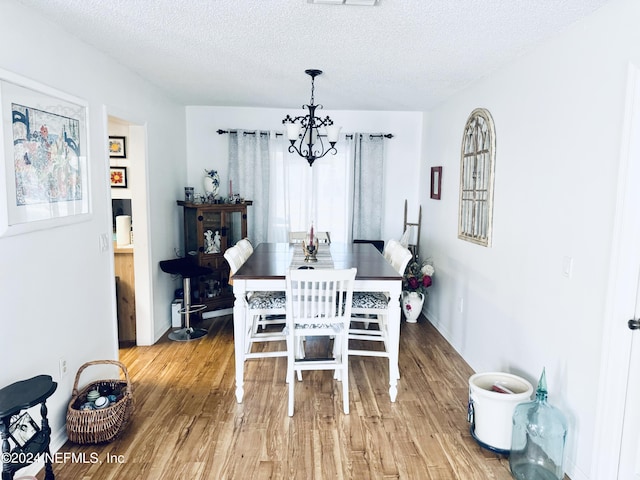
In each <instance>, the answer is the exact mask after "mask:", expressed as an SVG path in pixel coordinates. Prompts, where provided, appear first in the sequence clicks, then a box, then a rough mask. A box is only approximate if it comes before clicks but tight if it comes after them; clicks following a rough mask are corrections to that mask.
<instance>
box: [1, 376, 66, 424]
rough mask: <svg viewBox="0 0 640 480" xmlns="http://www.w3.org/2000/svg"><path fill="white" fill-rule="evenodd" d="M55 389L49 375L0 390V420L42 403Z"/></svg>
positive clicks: (54, 384) (55, 385) (56, 385)
mask: <svg viewBox="0 0 640 480" xmlns="http://www.w3.org/2000/svg"><path fill="white" fill-rule="evenodd" d="M57 387H58V384H57V383H56V382H54V381H53V379H52V378H51V376H49V375H38V376H37V377H33V378H30V379H28V380H21V381H19V382H16V383H12V384H11V385H8V386H6V387H4V388H3V389H2V390H0V418H5V417H9V416H11V415H14V414H16V413H18V412H19V411H21V410H24V409H26V408H29V407H32V406H34V405H37V404H39V403H42V402H44V401H45V400H46V399H47V398H49V397H50V396H51V395H52V394H53V392H55V391H56V388H57Z"/></svg>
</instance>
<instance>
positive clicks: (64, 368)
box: [60, 358, 67, 378]
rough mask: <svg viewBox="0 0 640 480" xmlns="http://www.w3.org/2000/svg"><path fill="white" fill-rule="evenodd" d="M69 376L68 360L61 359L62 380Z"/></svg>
mask: <svg viewBox="0 0 640 480" xmlns="http://www.w3.org/2000/svg"><path fill="white" fill-rule="evenodd" d="M66 375H67V359H66V358H61V359H60V378H64V377H66Z"/></svg>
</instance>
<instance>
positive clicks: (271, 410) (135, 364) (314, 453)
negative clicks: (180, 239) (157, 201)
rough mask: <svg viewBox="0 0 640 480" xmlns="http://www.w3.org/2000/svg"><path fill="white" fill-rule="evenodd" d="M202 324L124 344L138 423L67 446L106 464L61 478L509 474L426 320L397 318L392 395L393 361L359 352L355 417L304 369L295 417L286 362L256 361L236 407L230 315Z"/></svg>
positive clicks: (334, 390) (333, 385)
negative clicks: (478, 429) (484, 439)
mask: <svg viewBox="0 0 640 480" xmlns="http://www.w3.org/2000/svg"><path fill="white" fill-rule="evenodd" d="M205 324H206V325H207V326H209V327H210V330H209V334H208V336H207V337H205V338H204V339H201V340H197V341H193V342H189V343H181V342H171V341H169V340H162V341H160V342H159V343H158V344H156V345H154V346H151V347H131V348H123V349H121V351H120V359H121V361H122V362H123V363H124V364H125V365H126V366H127V369H128V371H129V374H130V376H131V380H132V384H133V389H134V390H133V392H134V398H135V401H136V411H135V414H134V418H133V420H132V423H131V424H130V425H129V427H128V429H127V430H126V432H125V433H124V434H123V435H122V436H121V437H120V438H118V439H117V440H115V441H113V442H111V443H109V444H104V445H83V446H79V445H73V444H70V443H69V442H67V444H65V445H64V446H63V447H62V449H61V451H62V452H70V453H74V454H76V455H78V454H82V453H84V454H85V456H86V457H87V458H96V457H97V458H98V459H99V461H98V462H95V463H91V462H81V461H69V462H64V463H56V464H54V472H55V475H56V479H58V480H128V479H136V480H145V479H149V480H176V479H185V480H186V479H188V480H205V479H206V480H221V479H229V480H236V479H242V480H244V479H254V480H261V479H301V480H309V479H317V480H320V479H331V480H334V479H419V480H429V479H431V480H449V479H464V480H474V479H478V480H487V479H495V480H508V479H510V478H511V475H510V472H509V462H508V460H507V459H505V458H503V457H500V456H498V455H495V454H493V453H491V452H488V451H486V450H483V449H482V448H480V447H479V446H478V445H477V443H476V442H475V441H474V440H473V438H472V437H471V436H470V434H469V424H468V423H467V397H468V379H469V377H470V376H471V375H472V374H473V371H472V370H471V368H470V367H469V366H468V365H467V364H466V363H465V362H464V361H463V360H462V359H461V358H460V356H459V355H458V354H457V353H456V352H455V351H454V350H453V349H452V348H451V346H450V345H449V344H448V343H447V342H446V341H445V340H444V339H443V338H442V336H441V335H440V334H439V333H438V332H437V331H436V330H435V328H434V327H433V326H432V325H431V324H429V323H428V322H427V321H425V319H424V318H422V317H421V318H420V322H419V323H417V324H406V323H403V324H402V331H401V337H400V372H401V376H402V378H401V379H400V381H399V389H398V398H397V401H396V402H395V403H391V402H390V400H389V395H388V368H387V361H386V359H383V358H374V357H352V358H351V359H350V408H351V413H350V414H349V415H344V413H343V412H342V394H341V386H340V384H339V383H337V382H336V381H334V380H333V379H332V372H308V373H306V374H305V376H304V380H303V382H302V383H297V384H296V411H295V415H294V416H293V417H292V418H290V417H288V416H287V386H286V384H285V381H284V380H285V371H286V359H285V358H268V359H255V360H250V361H249V362H248V363H247V368H246V371H245V396H244V401H243V403H242V404H238V403H236V399H235V385H234V384H235V380H234V376H235V368H234V349H233V323H232V317H231V316H228V317H221V318H216V319H210V320H207V321H205ZM91 455H93V456H94V457H91ZM38 478H43V472H40V474H39V475H38Z"/></svg>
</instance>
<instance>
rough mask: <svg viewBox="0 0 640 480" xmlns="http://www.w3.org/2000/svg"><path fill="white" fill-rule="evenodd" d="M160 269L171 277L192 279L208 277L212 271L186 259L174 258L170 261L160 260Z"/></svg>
mask: <svg viewBox="0 0 640 480" xmlns="http://www.w3.org/2000/svg"><path fill="white" fill-rule="evenodd" d="M160 269H161V270H162V271H163V272H165V273H170V274H172V275H180V276H182V277H187V278H193V277H197V276H200V275H209V274H211V273H212V272H213V269H211V268H209V267H201V266H200V265H197V264H195V263H193V262H192V261H191V260H189V259H188V258H174V259H172V260H162V261H161V262H160Z"/></svg>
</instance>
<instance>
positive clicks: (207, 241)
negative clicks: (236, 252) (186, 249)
mask: <svg viewBox="0 0 640 480" xmlns="http://www.w3.org/2000/svg"><path fill="white" fill-rule="evenodd" d="M216 233H217V232H216ZM219 252H220V246H219V244H218V252H216V251H215V241H214V239H213V232H212V231H211V230H207V231H206V232H204V253H219Z"/></svg>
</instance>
